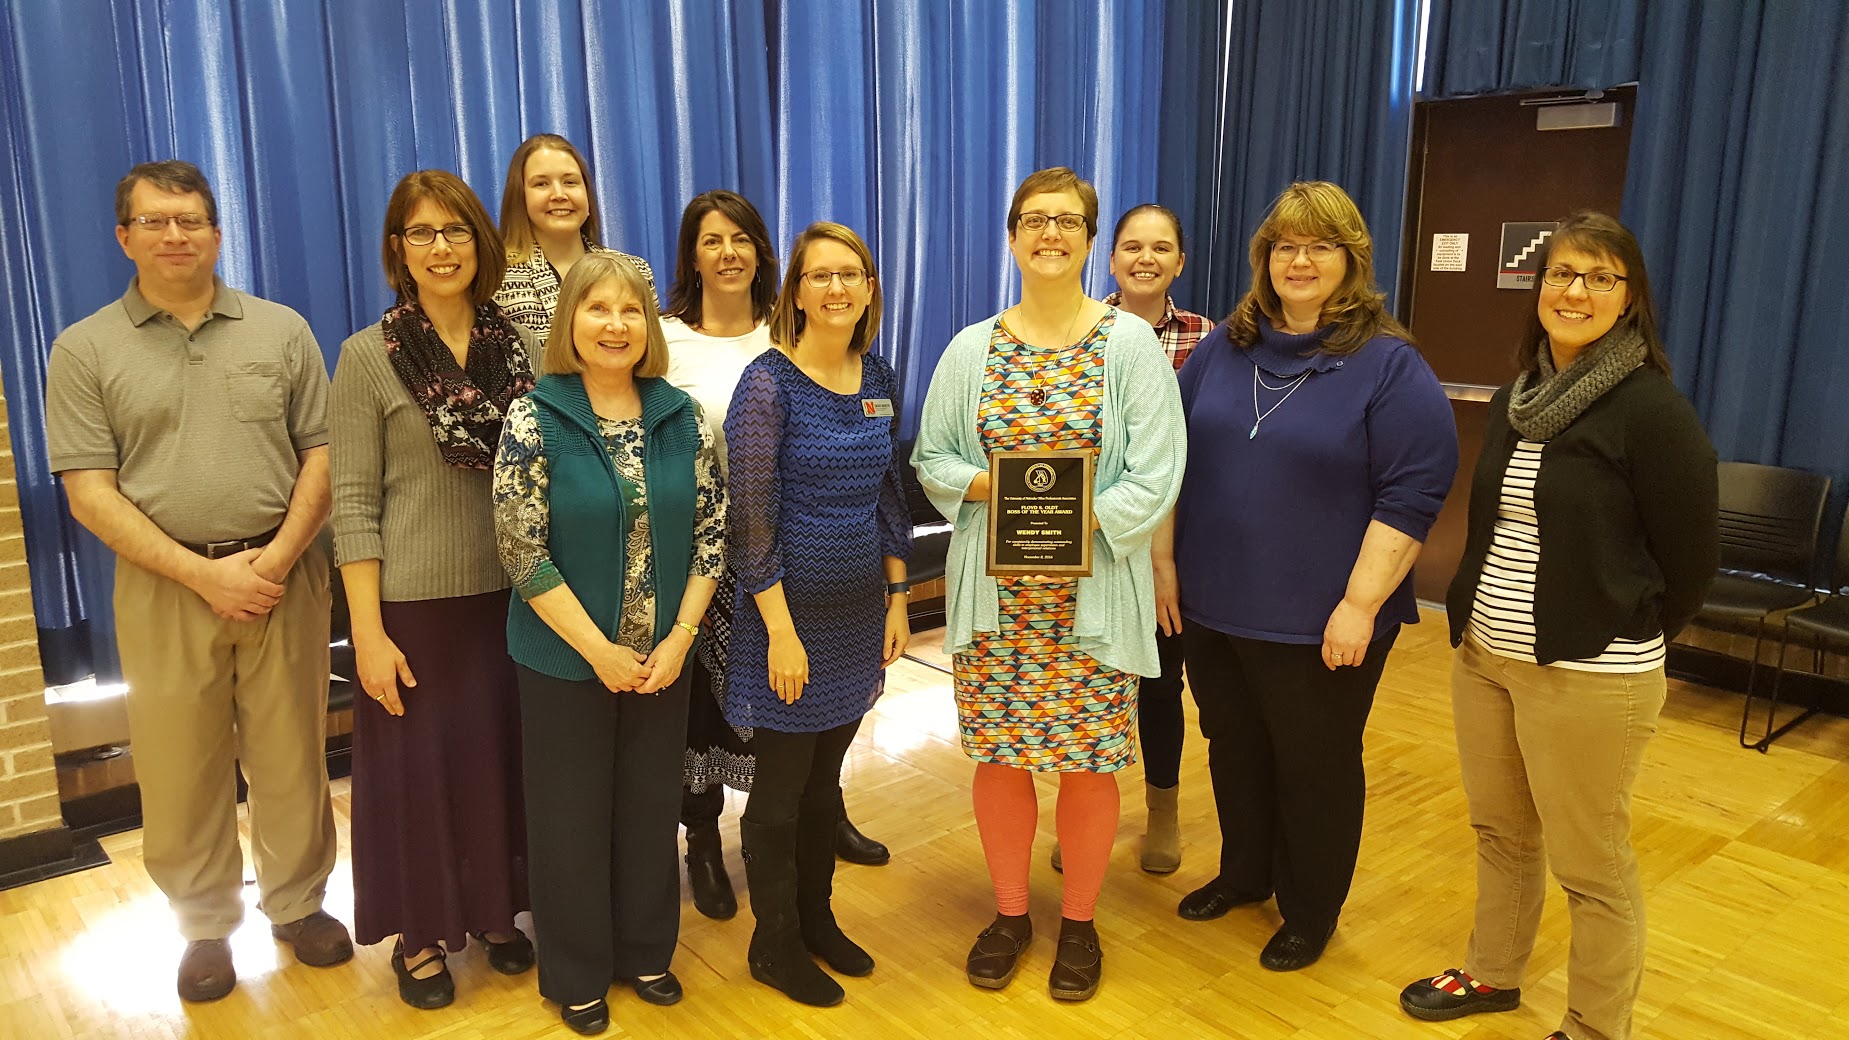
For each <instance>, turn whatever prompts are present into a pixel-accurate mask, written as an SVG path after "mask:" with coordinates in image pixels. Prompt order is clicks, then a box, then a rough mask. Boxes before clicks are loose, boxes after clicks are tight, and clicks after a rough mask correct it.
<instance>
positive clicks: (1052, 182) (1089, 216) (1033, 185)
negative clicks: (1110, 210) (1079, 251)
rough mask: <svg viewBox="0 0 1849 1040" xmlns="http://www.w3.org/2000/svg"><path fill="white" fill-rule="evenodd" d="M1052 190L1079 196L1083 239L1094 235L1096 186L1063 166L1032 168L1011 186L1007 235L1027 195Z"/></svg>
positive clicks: (1095, 233) (1011, 231)
mask: <svg viewBox="0 0 1849 1040" xmlns="http://www.w3.org/2000/svg"><path fill="white" fill-rule="evenodd" d="M1055 191H1069V192H1071V193H1073V194H1074V195H1077V196H1078V197H1079V208H1080V209H1081V210H1084V211H1085V238H1086V240H1087V241H1090V240H1091V239H1094V238H1097V237H1098V189H1096V188H1094V187H1092V186H1091V182H1090V181H1088V180H1086V179H1085V178H1083V177H1081V176H1079V175H1078V174H1076V173H1073V172H1072V170H1071V168H1069V167H1065V166H1049V167H1047V168H1046V169H1044V170H1035V171H1034V172H1033V173H1030V174H1028V175H1027V179H1026V180H1024V181H1022V182H1021V186H1020V187H1018V188H1016V189H1014V200H1013V201H1011V202H1009V203H1008V234H1009V235H1011V236H1012V235H1013V234H1014V230H1015V225H1016V224H1019V223H1020V222H1021V207H1022V206H1023V205H1025V204H1026V203H1027V200H1028V198H1029V197H1031V196H1034V195H1041V194H1045V193H1048V192H1055Z"/></svg>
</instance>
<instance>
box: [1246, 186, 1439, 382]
mask: <svg viewBox="0 0 1849 1040" xmlns="http://www.w3.org/2000/svg"><path fill="white" fill-rule="evenodd" d="M1285 235H1302V236H1305V237H1307V238H1318V239H1323V240H1326V241H1329V242H1333V243H1335V244H1336V245H1338V246H1340V247H1341V248H1343V249H1345V250H1347V251H1348V273H1347V275H1345V276H1344V277H1343V279H1342V284H1341V285H1339V286H1337V287H1336V290H1335V292H1334V293H1332V294H1330V296H1329V299H1327V300H1325V301H1323V312H1322V314H1321V316H1319V317H1318V319H1317V322H1316V326H1317V328H1322V327H1324V326H1329V325H1333V326H1335V327H1334V328H1333V329H1332V330H1330V332H1329V334H1328V335H1327V336H1325V337H1323V341H1322V349H1323V351H1324V352H1326V353H1329V354H1352V353H1354V352H1355V351H1357V350H1360V349H1361V347H1362V345H1363V344H1365V343H1366V342H1367V341H1368V340H1370V339H1373V338H1374V337H1375V336H1378V335H1381V334H1383V333H1384V334H1386V335H1389V336H1398V337H1399V338H1401V339H1403V340H1406V341H1407V342H1411V341H1412V334H1411V333H1409V332H1407V331H1406V329H1405V327H1404V326H1402V325H1401V324H1400V323H1399V322H1397V321H1395V320H1394V319H1393V315H1391V314H1388V313H1387V304H1386V300H1387V294H1386V293H1383V292H1381V291H1380V289H1378V288H1377V287H1376V286H1375V285H1374V240H1373V239H1372V238H1370V237H1369V236H1368V231H1367V221H1365V220H1363V219H1362V217H1361V210H1360V209H1359V208H1358V207H1357V206H1356V205H1355V200H1353V199H1351V198H1349V197H1348V193H1347V192H1345V191H1343V190H1342V189H1341V188H1340V187H1339V186H1337V185H1334V184H1331V183H1329V182H1328V181H1298V182H1297V183H1295V184H1292V185H1291V186H1290V187H1288V188H1285V189H1284V191H1283V193H1282V194H1280V195H1279V196H1278V197H1277V200H1276V201H1275V202H1273V203H1272V204H1271V211H1270V212H1269V213H1267V214H1265V220H1264V223H1262V224H1260V225H1259V226H1258V230H1257V231H1256V232H1254V233H1253V235H1252V248H1251V260H1252V288H1251V289H1250V290H1248V291H1247V292H1246V294H1245V296H1243V297H1241V298H1240V300H1239V303H1238V305H1237V306H1235V307H1234V308H1233V312H1232V313H1231V314H1229V315H1227V316H1226V324H1227V330H1226V331H1227V334H1228V335H1229V336H1230V337H1231V338H1232V341H1233V342H1234V343H1236V344H1238V345H1239V346H1242V347H1249V346H1251V345H1252V344H1253V343H1255V342H1257V341H1258V316H1259V315H1260V314H1263V315H1264V316H1265V317H1267V318H1269V319H1271V326H1272V327H1273V328H1280V327H1282V325H1283V323H1284V304H1283V302H1282V301H1281V300H1279V299H1278V290H1277V287H1276V286H1274V285H1272V284H1271V247H1272V246H1274V245H1276V244H1277V243H1278V241H1279V240H1280V239H1282V238H1283V237H1284V236H1285Z"/></svg>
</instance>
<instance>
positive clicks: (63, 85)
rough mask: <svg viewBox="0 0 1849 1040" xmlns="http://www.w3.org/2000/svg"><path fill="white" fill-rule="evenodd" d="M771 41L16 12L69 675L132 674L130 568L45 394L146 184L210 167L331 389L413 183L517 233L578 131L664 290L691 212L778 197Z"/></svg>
mask: <svg viewBox="0 0 1849 1040" xmlns="http://www.w3.org/2000/svg"><path fill="white" fill-rule="evenodd" d="M765 26H766V22H765V6H764V4H763V3H762V2H760V0H652V2H650V3H623V4H586V3H581V2H580V0H517V2H508V0H444V2H441V3H437V2H422V0H420V2H416V3H411V4H406V5H402V6H401V5H391V4H371V3H353V2H349V0H307V2H295V3H288V4H244V3H237V2H235V0H159V2H155V0H147V2H139V3H137V2H132V0H59V2H58V3H40V2H37V0H8V2H7V3H6V4H5V5H4V6H3V7H0V100H3V102H4V105H5V108H4V110H3V111H4V125H5V127H6V139H7V145H8V147H7V149H6V160H5V163H4V165H0V279H3V281H0V291H4V292H5V293H6V297H7V299H8V300H10V301H12V306H10V307H8V308H6V313H5V315H4V316H3V317H0V337H3V338H4V341H3V342H0V369H3V370H4V377H5V391H6V399H7V404H8V408H9V420H10V426H11V429H12V435H13V445H14V451H15V460H16V466H17V469H18V477H19V492H20V501H21V508H22V510H23V512H24V520H25V528H26V538H27V546H28V555H29V558H30V560H31V566H32V577H33V606H34V608H35V610H36V611H37V614H38V619H39V625H40V626H41V633H42V635H41V648H42V650H43V651H44V656H45V660H46V670H47V674H48V676H49V677H50V678H51V679H52V680H53V681H59V680H68V679H74V678H79V677H81V676H82V675H83V674H87V673H88V672H89V671H90V670H91V669H92V668H94V670H95V672H96V674H97V675H98V676H99V678H102V679H105V680H108V679H114V678H117V677H119V675H120V666H119V664H118V663H117V662H116V659H115V634H114V626H113V622H112V620H111V614H110V608H109V603H110V584H111V581H112V571H113V558H112V557H111V555H110V554H109V552H108V551H107V550H106V549H104V548H103V547H102V546H101V545H100V543H98V542H97V541H96V540H95V539H94V538H93V537H91V536H90V535H89V533H88V532H86V531H83V530H82V529H81V528H80V527H79V526H78V525H77V524H76V523H75V522H73V521H72V520H71V519H70V517H69V514H68V512H67V510H66V507H65V505H64V502H63V501H62V492H61V490H60V489H59V487H58V485H57V482H56V480H55V479H54V478H53V477H52V476H51V474H50V473H49V471H48V459H47V453H46V449H45V443H44V425H45V424H44V384H45V359H46V357H47V356H48V354H49V352H50V346H51V341H52V339H53V337H55V336H56V335H57V332H58V330H60V329H62V328H64V327H65V326H67V325H69V324H71V323H72V322H74V321H76V320H77V319H79V318H81V317H83V316H84V315H86V314H89V313H90V312H91V311H94V310H95V309H97V308H98V307H100V306H102V305H104V304H105V303H107V302H109V301H110V300H113V299H115V298H116V297H118V296H120V295H121V294H122V291H123V289H124V288H125V287H126V286H127V284H128V280H129V278H130V277H131V276H132V275H133V268H132V267H131V266H130V264H129V263H128V262H127V260H126V259H125V258H124V257H123V256H122V252H121V250H120V248H118V247H117V245H116V243H115V241H114V238H113V229H112V226H113V224H114V219H113V212H114V210H113V192H114V187H115V182H116V179H117V178H118V177H120V176H121V175H122V174H123V173H124V172H125V171H126V170H127V169H128V168H129V167H130V166H132V165H133V164H135V163H137V162H141V161H144V160H148V159H156V158H168V157H180V158H186V159H189V160H191V161H193V162H195V163H197V164H198V165H199V166H200V168H201V169H202V170H204V171H205V173H206V176H207V177H208V178H210V180H211V181H212V184H213V187H214V191H215V193H216V194H217V196H218V203H219V211H220V221H221V223H222V224H223V227H224V232H225V239H224V250H223V254H222V259H221V261H220V265H219V270H220V273H221V274H222V275H223V277H224V279H225V280H226V281H227V282H228V283H230V284H232V285H235V286H238V287H240V288H243V289H246V290H249V291H251V292H253V293H256V294H257V295H259V296H264V297H267V298H270V299H273V300H277V301H280V302H282V303H286V304H288V305H289V306H291V307H294V308H295V309H296V310H298V311H300V312H301V313H302V314H303V315H304V316H305V317H306V318H307V319H308V321H309V324H310V325H312V326H313V328H314V330H315V335H316V337H317V338H318V339H319V341H320V344H321V349H322V352H323V353H324V354H325V355H326V356H327V358H328V361H329V365H330V367H331V366H332V363H333V359H334V357H335V356H336V354H337V353H338V351H339V348H340V343H341V341H342V340H343V339H345V338H346V336H347V335H349V334H350V333H352V332H353V331H354V330H356V329H359V328H362V327H364V326H366V325H368V324H371V323H372V322H373V321H376V320H377V319H378V316H379V314H380V312H381V311H383V309H384V308H385V306H386V304H387V303H388V302H389V295H390V294H389V291H388V290H387V288H386V286H385V284H384V279H383V276H382V274H381V272H380V268H379V251H380V245H381V242H380V234H381V232H380V227H381V222H382V221H383V219H384V214H385V203H386V200H387V198H388V196H389V195H390V192H391V189H392V186H393V184H395V183H396V182H397V180H398V178H399V177H400V176H402V175H403V174H405V173H407V172H409V171H411V170H415V169H420V168H428V167H440V168H444V169H449V170H453V171H455V172H457V173H458V174H460V175H461V176H462V177H463V179H464V180H466V181H468V182H469V184H470V185H471V186H472V187H473V188H474V189H475V191H476V192H477V194H479V195H480V196H481V197H482V199H483V200H484V201H485V202H486V203H487V205H488V208H489V210H490V212H492V213H498V212H499V208H500V196H501V186H502V183H503V179H504V174H505V169H506V162H507V157H508V156H509V155H511V154H512V152H513V150H514V148H515V146H516V145H518V144H519V142H520V141H521V140H522V139H524V138H525V137H526V136H527V135H529V134H532V133H537V132H540V131H555V132H559V133H563V134H565V135H566V136H567V137H569V138H571V139H572V140H573V141H574V142H576V143H578V145H579V146H580V147H581V148H582V149H584V150H585V151H586V153H587V155H589V156H590V158H591V162H592V164H593V167H594V174H595V179H596V185H597V190H598V195H599V200H600V202H601V205H602V209H603V217H604V226H605V237H606V239H607V240H609V241H611V242H612V243H614V244H617V245H619V246H620V247H622V248H624V249H627V250H629V251H631V252H635V253H639V254H641V255H642V256H644V257H646V258H647V259H648V260H649V261H650V262H651V263H653V264H656V265H657V267H658V268H660V267H662V265H666V264H670V263H671V262H672V258H673V257H672V254H673V230H674V229H675V228H677V227H678V226H679V221H680V210H681V206H682V205H683V203H684V202H685V200H686V199H687V198H689V197H691V196H692V195H693V194H695V193H697V192H699V191H702V190H704V189H706V188H712V187H730V188H734V189H737V190H739V191H742V192H744V193H746V194H747V195H750V196H752V197H754V198H759V199H767V198H771V197H774V191H773V185H774V172H773V171H774V167H773V154H772V144H771V130H772V120H771V109H770V104H771V98H770V95H769V93H768V91H767V90H766V89H764V84H765V83H766V81H767V79H768V73H767V67H766V62H767V60H768V59H767V51H766V44H767V36H766V33H765ZM80 56H81V57H80ZM86 636H87V639H86V638H85V637H86ZM86 642H87V646H86V645H83V644H84V643H86Z"/></svg>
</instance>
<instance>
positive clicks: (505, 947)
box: [469, 928, 533, 975]
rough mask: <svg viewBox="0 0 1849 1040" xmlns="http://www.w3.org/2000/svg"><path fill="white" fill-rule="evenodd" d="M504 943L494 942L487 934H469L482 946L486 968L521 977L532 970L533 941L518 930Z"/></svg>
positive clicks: (514, 930)
mask: <svg viewBox="0 0 1849 1040" xmlns="http://www.w3.org/2000/svg"><path fill="white" fill-rule="evenodd" d="M512 931H513V933H514V937H513V938H512V939H509V940H507V941H506V942H495V941H494V940H492V939H490V938H488V933H487V932H470V933H469V938H471V939H474V940H475V941H476V942H478V943H481V944H482V949H483V950H486V951H487V953H488V967H490V968H493V969H494V970H495V971H498V972H500V973H501V974H503V975H522V974H525V973H526V972H528V971H530V970H532V968H533V940H531V939H529V938H527V937H526V933H525V932H523V931H521V930H520V929H518V928H515V929H513V930H512Z"/></svg>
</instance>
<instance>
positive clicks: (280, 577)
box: [191, 549, 289, 621]
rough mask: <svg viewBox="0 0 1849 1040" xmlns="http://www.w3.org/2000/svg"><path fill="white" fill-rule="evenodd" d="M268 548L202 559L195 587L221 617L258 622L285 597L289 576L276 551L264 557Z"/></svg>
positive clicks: (200, 596) (201, 597) (193, 586)
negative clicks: (266, 557)
mask: <svg viewBox="0 0 1849 1040" xmlns="http://www.w3.org/2000/svg"><path fill="white" fill-rule="evenodd" d="M265 551H266V550H264V549H246V550H244V551H243V552H239V553H232V554H231V555H230V556H221V557H219V558H218V559H216V560H203V559H202V560H201V561H200V567H199V570H198V572H197V574H196V575H195V578H194V581H193V583H192V586H191V587H192V590H193V591H194V592H195V593H197V594H198V595H199V598H200V599H203V600H205V602H206V605H207V606H209V607H211V608H212V613H214V614H217V615H218V616H219V617H222V618H224V619H226V620H228V621H255V620H256V619H257V618H260V617H262V616H263V615H265V614H268V613H269V612H270V611H271V610H273V609H275V607H276V604H277V603H278V602H280V601H281V600H282V594H283V581H284V580H285V579H286V578H288V576H289V571H288V568H287V567H280V568H279V566H278V564H279V562H280V561H278V560H276V559H275V558H274V555H273V554H272V556H271V558H270V559H267V560H266V559H265V558H264V553H265Z"/></svg>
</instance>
